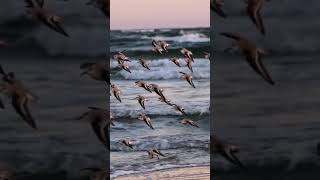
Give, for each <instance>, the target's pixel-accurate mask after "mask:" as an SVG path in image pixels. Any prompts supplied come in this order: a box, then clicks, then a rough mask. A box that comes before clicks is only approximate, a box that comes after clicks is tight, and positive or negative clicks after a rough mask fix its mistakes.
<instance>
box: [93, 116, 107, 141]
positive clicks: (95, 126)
mask: <svg viewBox="0 0 320 180" xmlns="http://www.w3.org/2000/svg"><path fill="white" fill-rule="evenodd" d="M91 127H92V129H93V131H94V132H95V134H96V135H97V137H98V139H99V140H100V141H101V142H102V143H103V144H104V145H106V146H107V138H106V134H105V133H104V132H103V127H101V125H100V122H99V120H98V119H96V120H95V121H93V122H92V123H91Z"/></svg>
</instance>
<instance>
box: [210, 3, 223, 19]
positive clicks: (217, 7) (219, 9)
mask: <svg viewBox="0 0 320 180" xmlns="http://www.w3.org/2000/svg"><path fill="white" fill-rule="evenodd" d="M223 5H224V1H223V0H211V2H210V7H211V10H212V11H214V12H215V13H217V14H218V15H219V16H221V17H223V18H226V17H227V15H226V13H225V12H224V11H223V10H222V6H223Z"/></svg>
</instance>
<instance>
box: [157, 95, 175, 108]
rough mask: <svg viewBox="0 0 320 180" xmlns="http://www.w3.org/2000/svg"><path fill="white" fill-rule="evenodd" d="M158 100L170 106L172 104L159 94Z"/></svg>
mask: <svg viewBox="0 0 320 180" xmlns="http://www.w3.org/2000/svg"><path fill="white" fill-rule="evenodd" d="M158 100H159V101H160V102H164V103H166V104H168V105H169V106H172V105H173V104H172V103H171V102H170V100H168V99H167V98H166V97H162V96H160V97H159V98H158Z"/></svg>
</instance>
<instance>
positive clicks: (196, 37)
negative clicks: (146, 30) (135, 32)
mask: <svg viewBox="0 0 320 180" xmlns="http://www.w3.org/2000/svg"><path fill="white" fill-rule="evenodd" d="M142 39H154V40H164V41H169V42H170V41H173V42H178V43H183V42H193V43H196V42H210V38H209V37H208V36H206V35H205V34H202V33H195V32H193V33H191V32H190V33H182V34H181V35H179V36H172V37H170V36H142Z"/></svg>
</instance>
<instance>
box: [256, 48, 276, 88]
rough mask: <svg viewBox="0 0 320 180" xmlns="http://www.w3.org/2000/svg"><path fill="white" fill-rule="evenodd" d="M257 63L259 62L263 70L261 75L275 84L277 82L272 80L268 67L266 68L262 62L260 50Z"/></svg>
mask: <svg viewBox="0 0 320 180" xmlns="http://www.w3.org/2000/svg"><path fill="white" fill-rule="evenodd" d="M256 64H258V66H259V67H260V70H261V76H262V77H263V78H264V79H265V80H266V81H267V82H269V83H270V84H272V85H274V84H275V82H274V81H273V80H272V78H271V76H270V74H269V72H268V71H267V69H266V68H265V66H264V65H263V63H262V60H261V54H260V53H259V52H257V56H256Z"/></svg>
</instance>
